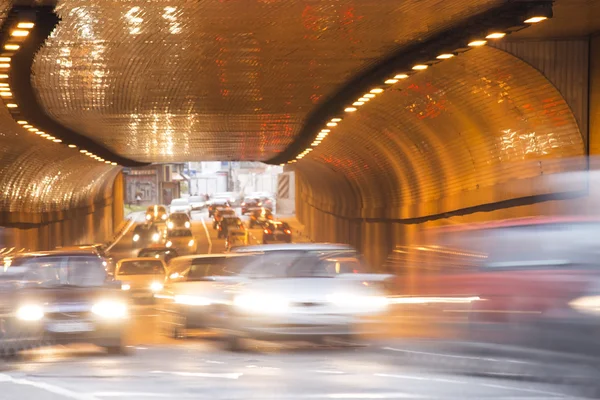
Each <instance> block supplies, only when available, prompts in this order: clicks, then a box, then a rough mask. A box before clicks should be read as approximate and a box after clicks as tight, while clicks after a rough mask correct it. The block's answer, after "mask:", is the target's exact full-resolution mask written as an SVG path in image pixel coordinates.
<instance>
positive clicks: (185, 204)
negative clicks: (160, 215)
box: [169, 198, 192, 213]
mask: <svg viewBox="0 0 600 400" xmlns="http://www.w3.org/2000/svg"><path fill="white" fill-rule="evenodd" d="M169 212H170V213H175V212H184V213H190V212H192V206H191V205H190V202H189V199H187V198H181V199H173V200H172V201H171V205H170V206H169Z"/></svg>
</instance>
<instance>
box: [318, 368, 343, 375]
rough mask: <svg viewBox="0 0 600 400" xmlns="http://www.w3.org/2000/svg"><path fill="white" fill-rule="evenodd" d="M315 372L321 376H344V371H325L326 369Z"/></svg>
mask: <svg viewBox="0 0 600 400" xmlns="http://www.w3.org/2000/svg"><path fill="white" fill-rule="evenodd" d="M314 372H317V373H319V374H343V373H344V371H333V370H324V369H316V370H315V371H314Z"/></svg>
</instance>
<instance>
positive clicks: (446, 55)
mask: <svg viewBox="0 0 600 400" xmlns="http://www.w3.org/2000/svg"><path fill="white" fill-rule="evenodd" d="M452 57H454V54H452V53H444V54H440V55H439V56H437V57H436V58H437V59H438V60H447V59H449V58H452Z"/></svg>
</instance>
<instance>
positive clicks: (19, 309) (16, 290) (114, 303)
mask: <svg viewBox="0 0 600 400" xmlns="http://www.w3.org/2000/svg"><path fill="white" fill-rule="evenodd" d="M103 261H104V260H103V259H102V258H101V257H99V256H98V254H96V253H95V252H92V251H89V250H72V251H64V250H61V251H48V252H39V253H28V254H24V255H21V256H18V257H16V258H14V259H11V260H9V266H8V268H7V267H6V260H5V268H3V269H2V270H0V282H3V283H4V287H3V290H11V289H12V290H13V292H12V293H13V295H10V296H6V297H7V299H8V300H10V302H4V303H3V308H4V309H5V311H6V310H7V309H8V310H10V312H8V313H6V312H4V313H2V314H0V326H1V327H2V330H0V345H1V346H3V347H4V349H6V348H7V343H8V342H7V341H6V339H7V338H8V339H11V336H15V333H18V335H19V337H17V342H19V341H21V340H23V341H28V342H29V343H27V345H31V344H32V343H34V344H36V343H37V344H41V343H44V344H69V343H76V342H79V343H92V344H95V345H98V346H101V347H104V348H105V349H106V350H107V351H108V352H109V353H121V352H123V351H124V349H125V346H124V342H123V336H124V332H125V331H126V329H127V326H126V325H127V324H126V322H127V321H128V305H127V301H126V298H125V296H124V294H123V292H122V290H121V285H120V282H118V281H115V280H114V279H113V278H112V277H110V276H109V275H108V274H107V273H106V270H105V267H104V265H103ZM7 283H10V284H9V285H7ZM7 299H5V300H7ZM13 339H14V337H13ZM21 343H23V342H21ZM11 348H12V349H13V350H15V351H18V350H20V348H19V345H18V344H13V345H12V347H11ZM21 348H22V347H21Z"/></svg>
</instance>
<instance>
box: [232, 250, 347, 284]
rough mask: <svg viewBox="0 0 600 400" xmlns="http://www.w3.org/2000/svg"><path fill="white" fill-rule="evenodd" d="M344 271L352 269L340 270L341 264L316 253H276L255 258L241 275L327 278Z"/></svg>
mask: <svg viewBox="0 0 600 400" xmlns="http://www.w3.org/2000/svg"><path fill="white" fill-rule="evenodd" d="M336 263H337V264H338V265H337V267H336ZM345 271H352V269H351V268H345V269H342V267H341V263H340V262H339V261H336V259H335V258H330V257H324V256H321V255H319V254H318V253H316V252H308V251H277V252H267V253H264V254H262V255H259V256H255V259H254V261H252V262H251V263H250V264H248V265H246V266H245V267H244V268H243V270H242V272H241V273H242V275H245V276H248V277H250V278H307V277H311V278H317V277H320V278H329V277H334V276H335V275H336V274H340V273H344V272H345Z"/></svg>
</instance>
